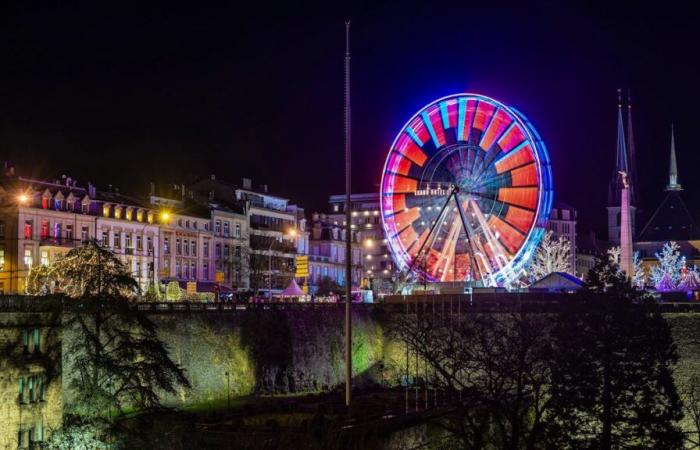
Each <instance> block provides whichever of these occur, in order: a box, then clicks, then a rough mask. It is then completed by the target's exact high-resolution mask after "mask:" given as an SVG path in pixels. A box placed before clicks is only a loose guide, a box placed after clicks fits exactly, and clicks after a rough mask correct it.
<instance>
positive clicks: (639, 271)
mask: <svg viewBox="0 0 700 450" xmlns="http://www.w3.org/2000/svg"><path fill="white" fill-rule="evenodd" d="M620 254H621V250H620V247H619V246H617V247H611V248H609V249H608V261H609V262H610V263H612V264H615V265H617V268H618V271H619V272H620V273H622V268H621V267H620ZM632 265H633V270H634V276H633V277H632V286H634V287H636V288H639V289H641V288H643V287H644V284H645V283H646V278H647V276H646V272H645V271H644V267H642V259H641V258H640V256H639V252H634V255H633V259H632Z"/></svg>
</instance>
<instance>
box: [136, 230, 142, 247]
mask: <svg viewBox="0 0 700 450" xmlns="http://www.w3.org/2000/svg"><path fill="white" fill-rule="evenodd" d="M136 250H138V251H141V250H143V236H141V235H140V234H139V235H138V236H136Z"/></svg>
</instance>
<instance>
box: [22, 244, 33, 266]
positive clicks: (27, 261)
mask: <svg viewBox="0 0 700 450" xmlns="http://www.w3.org/2000/svg"><path fill="white" fill-rule="evenodd" d="M32 264H34V257H33V256H32V249H31V248H25V249H24V265H25V266H26V267H27V269H31V268H32Z"/></svg>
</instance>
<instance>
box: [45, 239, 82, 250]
mask: <svg viewBox="0 0 700 450" xmlns="http://www.w3.org/2000/svg"><path fill="white" fill-rule="evenodd" d="M39 247H59V248H73V247H75V241H74V240H73V239H62V238H54V237H42V238H41V239H40V240H39Z"/></svg>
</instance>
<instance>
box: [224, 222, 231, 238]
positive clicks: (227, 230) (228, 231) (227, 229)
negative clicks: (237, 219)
mask: <svg viewBox="0 0 700 450" xmlns="http://www.w3.org/2000/svg"><path fill="white" fill-rule="evenodd" d="M230 234H231V224H230V223H228V222H224V236H226V237H228V236H229V235H230Z"/></svg>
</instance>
